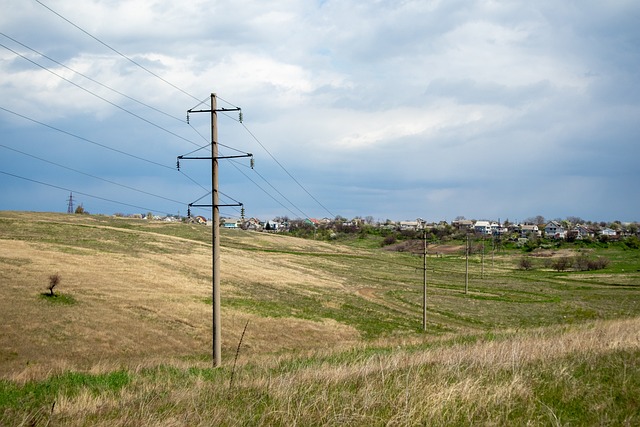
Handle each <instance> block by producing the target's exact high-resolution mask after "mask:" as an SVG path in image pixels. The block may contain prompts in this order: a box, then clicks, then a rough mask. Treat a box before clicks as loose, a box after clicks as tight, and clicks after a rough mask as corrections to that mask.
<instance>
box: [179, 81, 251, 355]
mask: <svg viewBox="0 0 640 427" xmlns="http://www.w3.org/2000/svg"><path fill="white" fill-rule="evenodd" d="M219 111H240V108H221V109H218V107H217V100H216V94H215V93H212V94H211V109H209V110H194V109H190V110H188V111H187V121H188V120H189V113H211V157H187V156H178V163H177V164H178V169H179V168H180V160H181V159H210V160H211V187H212V190H211V205H202V204H194V203H190V204H189V208H191V207H192V206H207V207H211V208H212V210H213V224H212V225H211V228H212V233H211V243H212V247H213V249H212V252H213V253H212V261H211V263H212V282H213V283H212V290H211V305H212V314H211V320H212V338H213V343H212V349H211V352H212V358H213V367H214V368H215V367H218V366H220V364H221V363H222V355H221V353H222V339H221V336H222V334H221V323H220V207H221V206H242V203H237V204H233V205H221V204H220V202H219V199H218V196H219V194H218V159H229V158H239V157H253V155H252V154H250V153H247V154H243V155H239V156H225V157H219V156H218V112H219ZM240 117H242V116H240ZM252 164H253V162H252Z"/></svg>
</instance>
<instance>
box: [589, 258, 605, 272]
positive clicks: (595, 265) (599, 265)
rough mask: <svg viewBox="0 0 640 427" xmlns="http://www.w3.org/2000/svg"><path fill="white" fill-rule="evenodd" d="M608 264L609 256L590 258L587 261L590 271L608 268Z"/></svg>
mask: <svg viewBox="0 0 640 427" xmlns="http://www.w3.org/2000/svg"><path fill="white" fill-rule="evenodd" d="M608 265H609V260H608V259H607V258H600V257H599V258H596V259H592V260H589V262H588V263H587V268H588V270H589V271H591V270H602V269H604V268H607V266H608Z"/></svg>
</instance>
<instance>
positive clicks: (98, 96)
mask: <svg viewBox="0 0 640 427" xmlns="http://www.w3.org/2000/svg"><path fill="white" fill-rule="evenodd" d="M36 1H37V0H36ZM0 46H2V47H3V48H5V49H7V50H8V51H11V52H13V53H14V54H16V55H18V56H19V57H21V58H23V59H24V60H26V61H29V62H31V63H32V64H34V65H36V66H37V67H40V68H42V69H43V70H45V71H47V72H49V73H51V74H53V75H54V76H56V77H58V78H60V79H62V80H64V81H66V82H67V83H70V84H72V85H73V86H75V87H77V88H78V89H81V90H83V91H85V92H87V93H88V94H90V95H93V96H95V97H96V98H98V99H100V100H102V101H104V102H106V103H107V104H109V105H112V106H114V107H116V108H118V109H119V110H122V111H124V112H125V113H128V114H130V115H132V116H133V117H136V118H137V119H139V120H142V121H143V122H145V123H148V124H150V125H151V126H154V127H156V128H158V129H160V130H162V131H164V132H166V133H168V134H170V135H173V136H175V137H176V138H179V139H181V140H183V141H186V142H188V143H189V144H193V145H196V146H197V145H198V144H196V143H195V142H193V141H191V140H189V139H187V138H185V137H183V136H181V135H178V134H177V133H175V132H172V131H170V130H169V129H167V128H164V127H162V126H160V125H159V124H157V123H154V122H152V121H151V120H148V119H146V118H144V117H142V116H141V115H139V114H136V113H134V112H133V111H130V110H128V109H126V108H124V107H122V106H120V105H118V104H116V103H115V102H111V101H109V100H108V99H106V98H105V97H103V96H100V95H98V94H97V93H95V92H92V91H90V90H89V89H87V88H84V87H82V86H80V85H79V84H77V83H75V82H73V81H71V80H69V79H67V78H66V77H63V76H61V75H60V74H58V73H56V72H55V71H52V70H50V69H49V68H47V67H45V66H43V65H40V64H38V63H37V62H35V61H33V60H31V59H29V58H27V57H26V56H24V55H23V54H21V53H19V52H16V51H15V50H13V49H11V48H10V47H7V46H5V45H3V44H2V43H0Z"/></svg>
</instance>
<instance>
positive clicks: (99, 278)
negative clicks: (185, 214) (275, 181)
mask: <svg viewBox="0 0 640 427" xmlns="http://www.w3.org/2000/svg"><path fill="white" fill-rule="evenodd" d="M210 241H211V229H210V228H208V227H206V226H199V225H190V224H174V223H162V222H153V221H144V220H130V219H118V218H110V217H105V216H88V215H63V214H43V213H26V212H0V287H1V289H2V293H1V295H2V298H0V316H1V320H2V325H3V326H2V329H1V332H0V425H34V424H35V425H56V424H55V423H58V424H60V425H212V424H216V423H218V424H222V425H296V424H297V425H345V424H348V425H371V424H373V425H388V424H389V425H416V424H427V425H451V424H459V425H471V424H498V425H507V424H527V423H528V424H531V425H549V424H554V425H565V424H573V425H575V424H582V425H584V424H587V425H603V424H605V425H607V424H611V425H625V424H628V425H637V424H640V399H638V397H637V396H640V358H639V356H640V333H639V332H638V331H640V320H639V319H640V293H639V292H640V272H639V271H638V269H639V268H640V258H639V251H638V250H625V249H623V248H618V247H611V248H609V249H606V250H604V249H602V250H599V251H598V252H597V253H595V252H594V253H593V254H590V255H593V256H607V257H608V259H610V260H611V263H610V265H609V266H608V267H607V268H606V269H605V270H602V271H598V272H589V273H583V272H562V273H558V272H555V271H552V270H549V269H545V268H542V267H541V266H539V268H536V269H534V270H532V271H523V270H519V269H518V268H517V260H518V259H519V257H521V256H522V254H520V253H513V252H508V251H507V252H501V253H497V254H491V256H490V257H489V255H487V257H485V259H484V265H483V263H482V260H481V259H480V257H479V256H474V257H473V258H472V259H471V260H470V275H469V292H467V293H465V292H464V283H465V263H464V259H463V257H462V254H461V253H460V252H458V251H456V250H451V248H452V247H453V246H449V247H448V248H447V249H448V250H446V251H445V250H442V251H438V250H437V247H435V246H434V247H432V249H430V252H432V253H434V254H435V252H440V254H439V255H438V256H435V255H432V256H430V257H429V259H428V271H427V274H428V315H427V330H426V332H423V331H422V305H421V304H422V270H421V266H422V259H421V258H420V257H417V256H415V255H411V254H410V253H398V252H390V251H383V250H381V249H379V248H373V249H368V248H367V246H368V245H365V244H362V242H358V241H344V242H342V243H339V242H332V243H323V242H316V241H310V240H302V239H297V238H292V237H287V236H282V235H274V234H267V233H254V232H245V231H241V230H223V234H222V239H221V245H222V260H221V276H222V280H221V293H222V321H223V325H222V333H223V366H222V367H221V368H219V369H211V367H210V365H211V362H210V351H211V242H210ZM369 246H370V245H369ZM52 274H58V275H59V276H60V277H61V281H60V284H59V285H58V286H57V287H56V288H55V291H56V296H54V297H51V296H46V295H45V294H46V293H47V285H48V283H49V276H51V275H52ZM245 328H246V329H245ZM243 333H244V335H243ZM241 337H242V340H241ZM239 344H241V345H240V347H239ZM238 349H239V351H238Z"/></svg>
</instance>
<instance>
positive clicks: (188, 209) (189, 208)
mask: <svg viewBox="0 0 640 427" xmlns="http://www.w3.org/2000/svg"><path fill="white" fill-rule="evenodd" d="M187 218H191V207H190V206H189V207H188V208H187Z"/></svg>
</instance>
